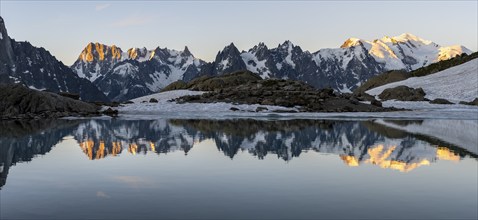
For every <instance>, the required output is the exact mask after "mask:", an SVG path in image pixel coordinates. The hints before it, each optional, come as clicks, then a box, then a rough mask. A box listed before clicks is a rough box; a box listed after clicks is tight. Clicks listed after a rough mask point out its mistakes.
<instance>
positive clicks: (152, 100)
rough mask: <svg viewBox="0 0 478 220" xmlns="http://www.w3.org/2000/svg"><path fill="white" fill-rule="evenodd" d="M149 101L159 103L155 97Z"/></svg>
mask: <svg viewBox="0 0 478 220" xmlns="http://www.w3.org/2000/svg"><path fill="white" fill-rule="evenodd" d="M149 102H150V103H158V100H157V99H155V98H151V99H150V100H149Z"/></svg>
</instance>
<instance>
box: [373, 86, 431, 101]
mask: <svg viewBox="0 0 478 220" xmlns="http://www.w3.org/2000/svg"><path fill="white" fill-rule="evenodd" d="M425 95H426V94H425V92H424V91H423V89H422V88H417V89H414V88H410V87H408V86H397V87H395V88H388V89H385V90H383V92H382V93H380V95H378V97H379V98H380V99H381V100H399V101H427V99H425Z"/></svg>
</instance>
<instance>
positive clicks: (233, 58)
mask: <svg viewBox="0 0 478 220" xmlns="http://www.w3.org/2000/svg"><path fill="white" fill-rule="evenodd" d="M0 34H1V35H0V49H1V50H0V62H1V64H3V65H0V82H1V81H4V82H5V81H6V82H10V83H11V82H18V83H23V84H24V85H26V86H28V87H30V88H34V89H38V90H50V91H54V92H59V91H61V92H70V93H79V94H80V96H81V99H82V100H89V101H92V100H94V101H105V100H109V101H125V100H129V99H132V98H136V97H140V96H144V95H148V94H152V93H156V92H158V91H160V90H161V89H162V88H164V87H165V86H167V85H168V84H170V83H172V82H175V81H178V80H182V81H186V82H188V81H190V80H192V79H193V78H196V77H199V76H205V75H208V76H215V75H222V74H226V73H230V72H234V71H238V70H249V71H251V72H254V73H257V74H258V75H259V76H261V77H262V78H282V79H293V80H300V81H304V82H306V83H308V84H310V85H312V86H314V87H317V88H323V87H331V88H333V89H334V90H336V91H340V92H350V91H352V90H353V89H355V88H356V87H358V86H360V85H361V84H362V83H363V82H365V81H366V80H367V79H369V78H371V77H373V76H376V75H378V74H380V73H383V72H386V71H389V70H405V71H411V70H415V69H418V68H420V67H423V66H427V65H429V64H432V63H434V62H438V61H441V60H446V59H450V58H452V57H455V56H457V55H461V54H462V53H466V54H470V53H471V51H470V50H469V49H467V48H465V47H463V46H459V45H456V46H449V47H443V46H440V45H438V44H436V43H434V42H432V41H428V40H424V39H421V38H419V37H417V36H414V35H412V34H408V33H407V34H402V35H399V36H396V37H383V38H381V39H376V40H373V41H367V40H362V39H358V38H349V39H347V40H346V41H345V42H344V43H343V44H342V46H340V48H332V49H321V50H319V51H317V52H309V51H304V50H302V48H301V47H300V46H296V45H294V44H293V43H292V42H290V41H285V42H284V43H282V44H279V45H278V46H277V47H275V48H271V49H269V48H268V47H267V46H266V45H265V44H264V43H259V44H258V45H256V46H254V47H252V48H251V49H249V50H247V51H239V50H238V48H237V47H236V46H235V45H234V44H233V43H231V44H230V45H227V46H226V47H224V49H223V50H221V51H219V52H218V53H217V55H216V58H215V60H214V61H212V62H206V61H203V60H201V59H198V58H196V57H195V56H194V55H193V54H192V53H191V52H190V51H189V49H188V47H187V46H186V47H185V48H184V49H183V50H182V51H178V50H173V49H168V48H161V47H156V48H155V49H152V50H150V49H147V48H130V49H127V50H123V49H121V48H119V47H117V46H115V45H111V46H110V45H104V44H101V43H89V44H88V45H87V46H86V47H85V49H84V50H83V51H82V52H81V53H80V55H79V56H78V59H77V60H76V61H75V63H74V64H73V65H72V66H71V67H67V66H65V65H64V64H63V63H62V62H60V61H58V60H57V59H56V58H55V57H54V56H52V55H51V54H50V53H49V52H48V51H47V50H45V49H43V48H37V47H34V46H32V45H31V44H30V43H28V42H16V41H15V40H13V39H10V37H9V36H8V34H7V31H6V28H5V26H4V23H3V19H1V24H0Z"/></svg>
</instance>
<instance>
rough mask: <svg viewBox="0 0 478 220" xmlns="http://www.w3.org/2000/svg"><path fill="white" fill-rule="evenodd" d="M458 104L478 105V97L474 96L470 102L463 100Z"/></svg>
mask: <svg viewBox="0 0 478 220" xmlns="http://www.w3.org/2000/svg"><path fill="white" fill-rule="evenodd" d="M460 104H463V105H476V106H478V98H475V99H474V100H473V101H471V102H465V101H461V102H460Z"/></svg>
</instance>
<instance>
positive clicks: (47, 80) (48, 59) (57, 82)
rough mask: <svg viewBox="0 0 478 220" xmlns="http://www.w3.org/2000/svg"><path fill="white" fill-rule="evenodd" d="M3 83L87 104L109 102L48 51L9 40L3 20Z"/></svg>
mask: <svg viewBox="0 0 478 220" xmlns="http://www.w3.org/2000/svg"><path fill="white" fill-rule="evenodd" d="M0 34H1V36H2V39H0V47H1V48H0V49H1V50H0V61H1V62H0V63H1V64H2V65H0V82H4V83H21V84H23V85H25V86H28V87H30V88H36V89H38V90H48V91H52V92H68V93H77V94H79V95H80V98H81V100H84V101H108V99H107V98H106V96H105V95H104V94H103V93H102V92H100V91H99V90H98V88H96V87H95V86H94V85H93V84H92V83H91V82H89V81H88V80H85V79H81V78H79V77H78V76H77V75H76V74H75V73H73V71H71V69H70V68H68V67H67V66H65V65H63V63H62V62H60V61H58V60H57V59H56V58H55V57H54V56H52V55H51V54H50V53H49V52H48V51H47V50H45V49H44V48H37V47H34V46H32V45H31V44H30V43H28V42H16V41H15V40H13V39H10V37H8V35H7V32H6V29H5V26H4V23H3V19H1V18H0Z"/></svg>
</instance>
